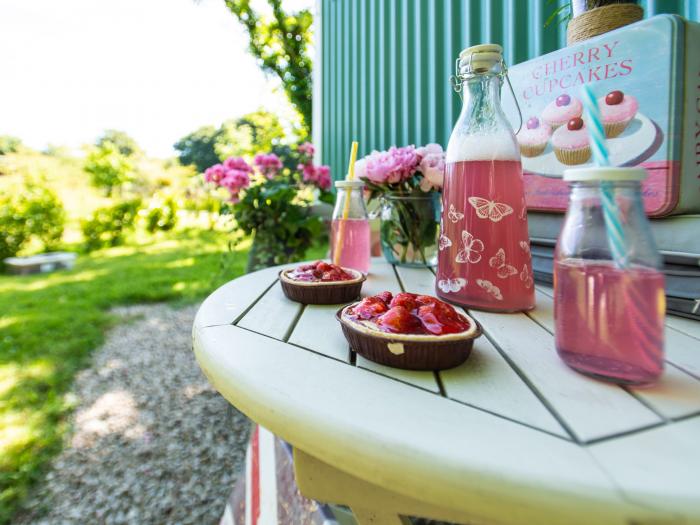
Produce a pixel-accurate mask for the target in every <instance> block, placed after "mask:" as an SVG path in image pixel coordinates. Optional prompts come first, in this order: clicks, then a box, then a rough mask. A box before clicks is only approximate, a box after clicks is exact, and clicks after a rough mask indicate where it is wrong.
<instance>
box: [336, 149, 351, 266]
mask: <svg viewBox="0 0 700 525" xmlns="http://www.w3.org/2000/svg"><path fill="white" fill-rule="evenodd" d="M355 159H357V141H353V142H352V147H351V149H350V164H349V165H348V174H347V176H346V177H345V180H355ZM351 193H352V188H346V189H345V206H344V207H343V218H342V220H341V221H340V222H339V224H338V229H337V230H336V232H335V249H334V250H333V264H340V254H341V253H342V251H343V241H342V239H343V238H344V236H345V221H347V220H348V215H349V214H350V194H351Z"/></svg>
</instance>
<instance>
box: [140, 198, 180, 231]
mask: <svg viewBox="0 0 700 525" xmlns="http://www.w3.org/2000/svg"><path fill="white" fill-rule="evenodd" d="M143 211H144V212H145V222H146V224H145V225H146V231H148V232H149V233H155V232H156V231H158V230H160V231H168V230H172V229H173V228H174V227H175V226H176V225H177V202H176V201H175V198H174V197H171V196H168V197H165V198H162V199H161V198H159V197H155V198H154V199H152V200H151V202H150V204H149V206H148V209H147V210H143Z"/></svg>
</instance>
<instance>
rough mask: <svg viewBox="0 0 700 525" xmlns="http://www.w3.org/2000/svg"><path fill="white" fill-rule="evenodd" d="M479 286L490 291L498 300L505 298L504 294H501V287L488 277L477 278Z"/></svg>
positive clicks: (487, 291)
mask: <svg viewBox="0 0 700 525" xmlns="http://www.w3.org/2000/svg"><path fill="white" fill-rule="evenodd" d="M476 284H477V286H479V288H481V289H483V290H484V291H486V293H488V294H489V295H492V296H493V297H494V298H495V299H496V300H497V301H502V300H503V295H502V294H501V289H500V288H499V287H498V286H496V285H495V284H493V283H492V282H491V281H489V280H488V279H477V280H476Z"/></svg>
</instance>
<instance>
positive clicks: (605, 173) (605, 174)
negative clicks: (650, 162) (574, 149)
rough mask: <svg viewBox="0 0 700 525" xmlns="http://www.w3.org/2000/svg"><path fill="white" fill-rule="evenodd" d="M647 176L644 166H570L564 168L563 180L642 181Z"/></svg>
mask: <svg viewBox="0 0 700 525" xmlns="http://www.w3.org/2000/svg"><path fill="white" fill-rule="evenodd" d="M646 178H647V172H646V170H645V169H644V168H636V167H632V168H614V167H602V168H601V167H597V166H591V167H589V168H571V169H568V170H564V180H565V181H568V182H575V181H596V180H602V181H611V182H625V181H643V180H644V179H646Z"/></svg>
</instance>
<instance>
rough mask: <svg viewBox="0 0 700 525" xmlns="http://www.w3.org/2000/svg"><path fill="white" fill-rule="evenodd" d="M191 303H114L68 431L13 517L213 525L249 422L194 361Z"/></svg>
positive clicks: (80, 381)
mask: <svg viewBox="0 0 700 525" xmlns="http://www.w3.org/2000/svg"><path fill="white" fill-rule="evenodd" d="M195 311H196V307H188V308H184V309H173V308H171V307H169V306H167V305H149V306H136V307H128V308H119V309H117V310H115V313H116V314H117V315H120V316H122V317H123V318H124V322H123V323H122V324H120V325H119V326H118V327H116V328H115V329H113V330H112V331H111V332H110V333H109V335H108V338H107V341H106V343H105V345H104V346H103V347H102V348H100V349H99V350H97V351H96V352H95V354H94V358H93V364H92V366H91V367H90V368H89V369H87V370H84V371H83V372H81V373H80V374H79V375H78V377H77V380H76V382H75V386H74V389H73V392H74V394H75V396H77V399H78V406H77V409H76V411H75V413H74V415H73V425H74V433H73V435H72V436H71V438H70V442H69V444H67V445H66V447H65V449H64V450H63V452H62V453H61V454H60V456H59V457H58V458H57V459H56V461H55V462H54V465H53V469H52V471H51V472H50V473H49V475H48V477H47V480H46V482H45V483H44V484H43V486H41V487H40V488H39V489H38V491H37V493H36V495H35V496H34V498H33V500H32V501H31V502H30V509H31V510H30V511H29V512H27V513H25V514H24V515H22V516H21V517H20V518H19V519H18V520H17V521H16V523H17V524H18V525H19V524H28V523H32V524H51V525H54V524H61V525H63V524H66V525H68V524H85V523H105V524H121V523H128V524H139V525H141V524H151V523H153V524H156V523H157V524H165V523H168V524H169V523H172V524H190V523H191V524H213V523H217V522H218V520H219V518H220V517H221V514H222V513H223V507H224V505H225V499H226V497H227V496H228V495H229V493H230V491H231V488H232V486H233V483H234V481H235V475H236V473H237V471H238V469H239V468H240V467H241V465H242V463H243V458H244V452H245V445H246V442H247V438H248V432H249V423H248V422H247V420H246V419H245V417H244V416H242V415H241V414H240V413H239V412H237V411H236V410H235V409H234V408H232V407H231V406H230V405H229V404H228V403H227V402H226V401H225V400H224V399H223V398H222V397H221V396H219V394H217V393H216V392H215V391H214V390H213V388H212V387H211V386H209V384H208V383H207V381H206V379H205V378H204V376H203V375H202V373H201V372H200V370H199V367H198V366H197V363H196V362H195V360H194V356H193V354H192V349H191V345H192V342H191V335H190V334H191V328H192V320H193V318H194V314H195Z"/></svg>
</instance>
